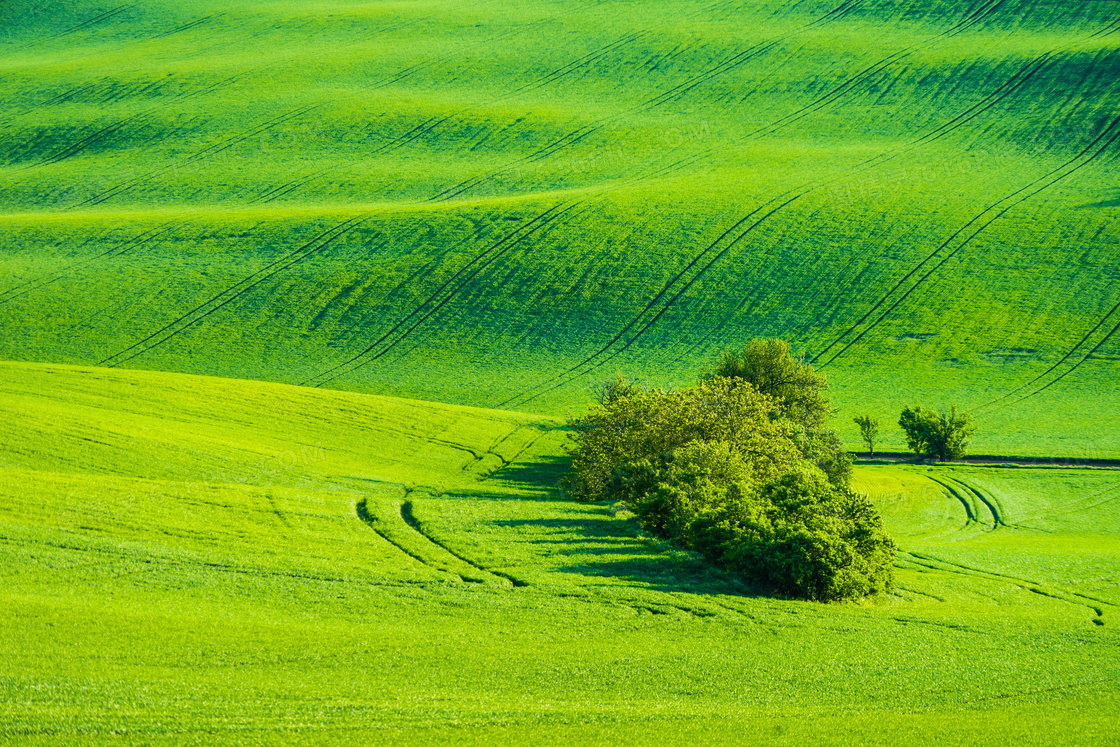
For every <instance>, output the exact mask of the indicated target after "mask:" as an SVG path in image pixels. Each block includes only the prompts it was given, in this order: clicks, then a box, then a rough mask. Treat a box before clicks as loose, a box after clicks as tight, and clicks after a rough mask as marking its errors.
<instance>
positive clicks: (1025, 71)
mask: <svg viewBox="0 0 1120 747" xmlns="http://www.w3.org/2000/svg"><path fill="white" fill-rule="evenodd" d="M1051 57H1052V53H1047V54H1044V55H1042V56H1040V57H1038V58H1035V59H1033V60H1031V61H1030V62H1028V63H1027V64H1026V65H1024V66H1022V67H1020V68H1019V69H1018V70H1017V71H1016V72H1015V73H1014V74H1013V75H1012V76H1011V77H1010V78H1008V79H1007V80H1006V81H1004V82H1003V83H1002V84H1001V85H1000V86H998V87H997V88H996V89H995V90H993V91H992V92H991V93H990V94H988V96H986V97H985V98H984V99H983V100H981V101H980V102H978V103H977V104H974V105H973V106H971V107H969V108H968V109H966V110H965V111H964V112H962V113H960V114H958V115H957V116H955V117H953V118H952V119H950V120H948V121H947V122H944V123H942V124H941V125H939V126H938V127H936V128H934V130H932V131H931V132H929V133H926V134H925V135H922V136H921V137H919V138H917V139H915V140H913V141H911V142H910V143H909V144H907V145H906V146H902V147H900V148H898V149H895V150H893V151H889V152H888V153H885V154H882V155H880V156H877V157H875V158H872V159H869V160H867V161H864V162H862V163H860V164H858V165H857V166H854V167H852V168H851V169H848V170H847V171H845V172H841V174H838V175H837V176H835V177H833V178H832V179H828V180H825V181H823V182H818V183H816V184H810V185H806V186H805V187H802V188H801V189H800V190H790V191H789V192H786V193H784V194H783V195H779V196H778V197H776V198H773V199H772V200H770V201H768V202H767V203H764V204H763V205H762V206H760V207H759V208H756V209H755V210H754V211H752V212H751V213H749V214H748V215H747V216H745V217H744V218H742V219H740V220H739V221H738V222H737V223H736V224H734V225H733V226H732V227H731V228H730V229H728V230H727V231H726V232H724V234H722V235H721V236H720V237H719V238H717V239H716V241H715V242H713V243H712V244H709V245H708V247H706V248H705V249H704V250H703V251H701V253H700V254H699V255H698V256H697V257H695V258H694V259H693V261H692V262H691V263H689V265H688V266H686V268H685V269H684V270H683V271H682V272H681V273H679V274H678V275H677V276H675V277H674V278H672V279H671V280H670V281H669V283H668V284H667V285H666V286H665V287H663V288H662V290H661V291H660V292H659V293H658V294H657V295H656V296H655V297H654V298H653V300H651V301H650V302H649V303H648V304H647V305H646V307H645V308H644V309H643V310H642V311H641V312H639V314H638V316H636V317H635V318H634V319H632V320H631V321H630V323H629V324H627V325H626V326H625V327H624V328H623V329H622V330H621V331H620V332H619V333H618V334H617V335H615V337H613V338H612V339H611V340H610V341H608V342H607V344H606V345H604V346H603V347H601V348H600V349H598V350H597V351H595V352H594V353H592V354H591V355H590V356H588V357H586V358H585V359H584V360H582V361H581V362H580V363H578V364H576V365H575V366H573V367H571V368H569V369H567V370H565V371H563V372H561V373H560V374H558V375H557V376H555V377H553V378H552V379H549V380H546V381H544V382H541V383H538V384H537V385H535V386H534V387H532V388H531V389H529V390H527V391H526V392H522V393H520V394H518V395H515V396H514V397H512V398H510V399H507V400H505V401H504V402H502V403H499V404H498V405H496V406H497V407H505V406H508V405H511V404H514V403H516V404H518V405H523V404H525V403H526V402H529V401H531V400H533V399H535V398H537V397H539V396H541V395H543V394H545V393H547V392H549V391H552V390H553V389H556V388H559V387H560V386H563V385H564V384H565V383H567V381H569V380H571V378H575V377H577V376H581V375H585V374H586V373H588V372H590V371H592V370H595V369H596V368H598V367H600V366H601V365H603V364H605V363H607V362H608V361H610V360H611V359H613V358H614V357H616V356H617V355H619V354H620V353H622V352H623V351H624V350H626V349H628V348H629V347H630V346H631V345H632V344H633V343H634V342H635V341H636V340H637V338H638V337H640V336H641V335H642V334H644V333H645V332H646V331H647V330H648V329H649V328H650V327H651V326H652V325H653V324H654V323H656V322H657V321H658V320H659V319H660V318H661V317H662V316H663V315H664V313H665V312H666V311H667V310H668V308H669V307H670V306H672V305H673V304H674V303H675V302H676V301H677V299H679V298H680V297H681V295H683V294H684V293H685V292H686V291H687V290H688V288H690V287H691V286H692V285H693V284H694V283H695V282H696V281H697V280H698V279H699V278H700V277H701V276H702V275H704V274H705V273H706V272H707V271H708V270H709V269H710V268H711V267H712V266H713V265H714V264H715V263H716V262H718V261H719V260H720V259H722V258H723V257H724V256H725V255H726V254H727V252H729V251H730V250H731V249H732V248H733V247H734V246H735V245H736V244H737V243H738V242H739V241H741V240H742V239H743V238H744V237H745V236H746V234H747V233H749V232H750V231H752V230H754V228H756V227H757V226H758V223H761V220H760V221H758V222H757V223H755V224H753V225H751V226H750V227H749V228H748V229H747V230H746V231H744V232H742V233H741V234H739V235H738V236H737V237H736V238H735V239H734V240H733V241H731V242H730V243H729V244H728V245H727V246H725V247H724V248H723V249H722V250H720V251H719V252H718V253H717V254H716V255H715V256H714V257H713V258H712V259H711V260H710V261H709V262H707V263H706V264H705V265H704V266H703V267H702V268H701V269H700V270H699V271H698V272H697V273H696V275H695V276H694V277H693V278H692V279H690V280H689V281H688V282H687V283H685V285H684V286H683V287H682V288H681V290H680V291H678V292H677V293H676V294H675V295H674V296H673V297H672V299H670V301H669V302H668V303H667V304H666V305H665V306H664V307H663V308H662V309H660V310H659V311H658V312H656V314H655V315H654V318H653V319H651V320H650V321H649V322H648V323H646V324H645V325H644V326H642V328H641V329H640V330H639V331H638V332H637V333H636V334H635V335H634V336H633V337H632V338H631V339H629V340H628V341H627V342H626V343H625V344H624V345H623V347H622V348H620V349H618V350H615V351H613V352H611V353H610V354H609V355H607V356H606V357H605V358H603V359H602V360H601V361H598V362H594V361H595V359H597V358H599V357H600V356H603V355H605V354H607V352H608V350H609V349H610V348H611V346H613V345H614V344H615V343H617V342H618V341H619V340H620V339H621V338H622V337H623V336H624V335H625V334H626V333H627V332H628V331H629V330H630V329H631V328H632V327H633V326H634V325H635V324H637V323H638V322H639V321H640V319H641V317H642V316H643V315H644V314H646V313H648V312H649V311H650V309H651V308H652V307H653V306H654V305H656V304H657V303H658V301H660V300H661V298H662V297H663V296H664V295H665V294H666V293H667V292H668V291H669V289H670V288H671V287H672V286H673V285H674V284H676V283H677V282H679V281H680V279H681V277H682V276H683V274H684V273H685V272H687V271H688V270H690V269H691V268H692V267H693V266H694V265H695V264H696V263H697V262H699V261H700V260H701V259H702V258H703V257H704V256H705V255H707V254H708V252H710V251H711V250H712V249H713V248H714V247H715V246H716V245H717V244H719V242H721V241H723V240H724V239H725V238H726V237H727V236H728V235H729V234H730V233H731V232H732V231H734V230H735V229H737V228H738V227H739V226H741V225H742V224H743V223H744V222H746V221H748V220H749V219H750V218H751V217H753V216H755V215H756V214H758V212H759V211H761V210H763V209H765V208H767V207H769V206H771V205H775V204H776V205H777V207H776V208H774V209H772V210H771V211H770V212H769V213H767V214H765V215H764V216H763V218H762V220H765V219H766V218H769V217H770V216H771V215H773V214H774V213H775V212H777V211H778V210H781V209H782V208H784V207H786V206H787V205H789V204H790V203H792V202H794V201H796V200H797V199H799V198H800V197H803V196H805V195H807V194H809V193H810V192H813V191H815V190H817V189H821V188H823V187H826V186H829V185H831V184H835V183H837V182H839V181H842V180H843V179H846V178H848V177H849V176H851V175H853V174H854V173H858V172H859V171H863V170H867V169H870V168H875V167H878V166H880V165H882V164H883V163H886V162H887V161H888V160H890V159H892V158H894V157H897V156H898V155H900V154H901V153H903V152H905V151H907V150H911V149H913V148H915V147H919V146H921V145H924V144H926V143H929V142H933V141H934V140H937V139H939V138H941V137H943V136H945V135H947V134H948V133H949V132H952V131H953V130H955V129H958V128H959V127H962V126H964V125H965V124H967V122H969V121H971V120H972V119H974V118H975V117H977V116H979V115H980V114H982V113H983V112H984V111H987V110H988V109H990V108H992V107H993V106H995V105H996V104H998V103H999V102H1000V101H1002V100H1004V99H1005V98H1007V97H1008V96H1010V95H1012V94H1014V93H1015V92H1016V91H1018V90H1019V89H1020V88H1021V87H1022V86H1023V85H1025V84H1026V82H1027V81H1029V80H1030V79H1031V78H1032V77H1033V76H1034V75H1036V74H1037V73H1038V72H1039V71H1040V70H1041V69H1042V68H1043V67H1044V66H1045V64H1046V62H1047V61H1048V60H1049V59H1050V58H1051ZM791 195H792V196H791ZM745 300H746V299H744V301H742V302H740V306H739V307H737V308H736V310H735V311H733V312H732V313H731V314H729V315H727V316H725V318H724V319H723V320H722V321H721V322H719V323H718V324H717V325H716V327H715V328H713V329H712V330H711V331H710V332H709V333H707V334H706V335H705V339H707V338H710V336H711V335H712V334H715V332H716V331H718V329H720V328H721V327H722V326H723V325H724V324H726V322H727V321H729V320H730V318H732V317H733V316H734V315H735V314H736V313H737V312H738V310H739V309H740V308H741V306H742V303H745ZM702 342H703V340H702V341H701V343H702ZM701 343H698V345H699V344H701ZM695 347H696V346H695V345H694V346H693V348H695ZM592 363H594V365H591V364H592ZM587 365H591V367H590V368H588V369H587V370H582V367H583V366H587ZM564 377H569V378H567V380H562V379H564ZM539 387H546V388H544V389H543V390H542V391H540V392H535V393H534V391H533V390H534V389H536V388H539Z"/></svg>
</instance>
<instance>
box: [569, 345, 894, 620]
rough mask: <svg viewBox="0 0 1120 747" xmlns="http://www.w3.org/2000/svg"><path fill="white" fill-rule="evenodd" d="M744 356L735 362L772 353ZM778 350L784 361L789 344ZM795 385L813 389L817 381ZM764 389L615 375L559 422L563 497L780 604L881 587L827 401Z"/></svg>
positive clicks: (867, 512)
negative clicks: (564, 429)
mask: <svg viewBox="0 0 1120 747" xmlns="http://www.w3.org/2000/svg"><path fill="white" fill-rule="evenodd" d="M765 342H773V341H765ZM783 345H784V343H783ZM752 346H753V347H752ZM752 346H748V347H747V348H746V349H744V353H743V354H741V355H739V356H738V357H735V358H734V361H738V362H739V363H740V364H742V363H743V362H744V361H746V362H747V363H750V362H751V361H753V360H755V358H754V357H752V356H754V355H755V354H754V353H752V351H755V352H757V351H760V350H761V351H762V352H763V353H767V355H769V354H770V353H773V352H774V350H775V346H773V345H763V346H757V345H754V343H752ZM778 352H779V353H781V354H782V355H784V356H786V357H787V358H789V360H793V359H792V358H791V357H790V356H789V354H788V346H785V347H784V348H782V347H781V346H778ZM728 360H729V358H728V357H727V356H725V358H724V363H727V361H728ZM766 360H767V361H769V362H770V363H774V361H773V360H772V359H771V358H767V359H766ZM778 363H779V364H780V363H781V361H778ZM795 363H796V361H795ZM797 365H801V364H797ZM743 370H747V368H743ZM752 370H753V369H752ZM765 370H766V371H770V372H773V371H775V370H778V371H780V370H786V371H787V372H788V371H793V373H794V374H797V375H801V374H803V373H804V371H803V370H800V369H797V368H793V369H790V368H789V367H788V366H787V367H786V368H782V366H781V365H775V366H770V367H769V368H765ZM747 373H749V374H751V375H754V374H753V373H752V372H751V371H749V370H748V371H747ZM809 373H811V374H812V371H811V369H810V371H809ZM768 375H769V374H768ZM776 380H777V379H775V378H774V377H771V378H769V379H768V381H770V382H771V383H773V382H774V381H776ZM800 380H801V381H803V382H807V383H806V386H810V387H813V388H815V389H814V390H815V391H816V392H817V394H819V391H820V389H822V388H823V377H820V376H819V375H817V374H813V375H812V376H810V377H804V376H803V377H802V378H801V379H800ZM814 382H816V383H814ZM772 389H773V391H774V392H775V393H774V394H768V393H764V392H760V391H759V390H758V389H757V388H756V387H755V385H754V384H753V383H752V382H751V381H748V380H746V379H745V378H743V377H739V376H735V377H726V376H718V375H717V376H708V377H705V379H704V380H702V381H701V382H700V383H699V384H698V385H697V386H695V387H691V388H688V389H682V390H680V391H672V392H670V391H665V390H662V389H645V388H642V387H638V386H634V385H633V384H630V383H627V382H626V381H625V380H623V379H621V378H619V379H618V380H616V381H614V382H611V383H610V384H609V385H607V386H606V387H605V388H604V390H603V395H602V396H601V397H600V400H599V402H598V403H597V404H596V405H593V406H592V408H591V411H590V412H589V413H588V414H587V415H586V416H584V417H582V418H577V419H574V420H572V421H571V422H570V425H571V429H572V432H571V442H572V445H571V447H570V449H569V451H570V452H571V454H572V469H571V471H570V473H569V474H568V476H567V477H566V478H565V481H564V485H565V488H566V489H567V491H568V492H569V494H570V495H572V496H573V497H575V498H577V499H580V500H614V501H623V502H625V503H626V505H627V506H628V507H629V508H630V509H631V510H633V512H634V514H635V515H636V516H637V520H638V522H639V523H640V524H641V525H642V526H643V527H644V528H645V529H647V530H648V531H650V532H652V533H653V534H656V535H657V536H659V537H663V538H666V539H671V540H674V541H675V542H677V543H679V544H680V545H682V546H684V547H687V548H689V549H692V550H696V551H698V552H700V553H702V554H703V555H704V556H705V557H707V558H709V559H710V560H712V561H714V562H716V563H719V564H720V565H722V566H724V567H725V568H728V569H729V570H732V571H734V572H737V573H740V574H742V575H743V576H744V577H746V578H748V579H750V580H752V581H754V582H756V583H758V584H761V585H765V586H768V587H769V588H771V589H773V590H775V591H777V592H778V593H780V594H783V595H786V596H790V597H800V598H805V599H814V600H819V601H839V600H846V599H859V598H862V597H865V596H867V595H869V594H874V593H877V592H879V591H882V590H884V589H886V588H887V587H888V585H889V584H890V580H891V569H892V566H893V563H894V555H895V546H894V543H893V542H892V541H891V539H890V538H889V537H888V536H887V535H886V533H885V532H884V531H883V527H882V522H881V521H880V519H879V516H878V514H877V512H876V511H875V509H874V507H873V506H872V505H871V504H870V503H869V502H868V501H867V499H866V498H865V497H864V496H861V495H858V494H856V493H854V492H852V490H850V489H849V488H848V487H847V483H848V478H849V475H850V471H851V461H850V459H848V458H847V454H846V453H844V451H843V449H842V447H841V445H840V440H839V438H838V437H837V435H836V434H835V433H834V432H833V431H831V430H829V429H828V428H826V427H825V426H824V418H825V416H826V414H827V413H830V412H831V410H830V408H829V407H828V403H827V400H824V399H823V398H819V399H813V397H811V396H810V397H807V398H802V399H801V400H800V402H801V404H800V405H798V407H797V409H795V410H792V411H791V410H788V409H787V405H786V400H785V399H784V397H786V396H789V391H788V390H787V391H784V393H783V390H781V389H780V388H775V387H772ZM814 403H815V404H814ZM791 412H792V413H793V415H792V416H791V414H790V413H791ZM811 413H816V415H813V414H811ZM817 415H819V416H820V417H819V418H818V417H817Z"/></svg>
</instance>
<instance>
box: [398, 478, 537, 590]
mask: <svg viewBox="0 0 1120 747" xmlns="http://www.w3.org/2000/svg"><path fill="white" fill-rule="evenodd" d="M401 519H402V520H403V521H404V522H405V523H406V524H408V526H410V527H412V529H413V530H414V531H415V532H416V533H417V534H419V535H420V536H421V537H423V538H424V539H426V540H427V541H428V542H431V543H432V544H433V545H435V546H436V547H439V548H440V549H442V550H443V551H444V552H446V553H447V554H448V555H451V556H452V557H454V558H458V559H459V560H461V561H462V562H464V563H466V564H467V565H469V566H470V567H472V568H474V569H476V570H478V571H479V572H481V573H484V574H489V575H491V576H497V577H498V578H501V579H505V580H506V581H509V582H510V583H511V584H513V586H514V588H523V587H526V586H528V585H529V584H528V583H526V582H525V581H522V580H520V579H518V578H514V577H513V576H511V575H510V574H508V573H505V572H504V571H495V570H493V569H491V568H485V567H483V566H481V565H479V564H478V563H475V562H474V561H473V560H470V559H468V558H466V557H464V556H463V555H461V554H459V553H458V552H456V551H455V550H452V549H451V548H450V547H448V546H447V545H446V544H444V543H443V542H441V541H440V540H438V539H436V538H435V537H433V536H432V535H431V533H430V532H428V531H426V530H425V529H424V527H423V525H422V524H421V523H420V520H419V519H417V518H416V516H415V515H413V513H412V501H410V500H408V499H407V498H406V499H405V500H404V501H403V502H402V503H401ZM463 580H464V581H468V580H471V581H473V580H474V579H467V578H465V577H464V578H463ZM480 580H482V579H480Z"/></svg>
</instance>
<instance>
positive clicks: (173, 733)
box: [0, 364, 1120, 744]
mask: <svg viewBox="0 0 1120 747" xmlns="http://www.w3.org/2000/svg"><path fill="white" fill-rule="evenodd" d="M0 412H2V414H3V418H2V420H0V423H2V424H3V431H2V432H0V538H2V540H0V574H3V577H4V579H5V583H4V585H3V590H2V591H0V620H2V622H0V655H2V656H3V660H4V662H5V666H4V670H3V673H2V675H0V714H2V718H0V723H2V725H3V726H2V727H0V729H2V731H0V733H2V734H3V735H4V737H5V738H7V739H10V740H14V741H17V742H20V743H43V744H46V743H58V742H82V743H108V742H112V741H114V740H119V739H121V738H129V739H133V740H140V741H144V742H148V743H159V744H163V743H167V744H170V743H177V744H182V743H203V742H205V743H244V742H246V741H255V742H277V741H283V742H295V743H308V744H312V743H314V744H322V743H365V744H368V743H370V742H373V743H399V742H401V741H402V740H404V741H408V742H410V743H421V744H425V743H441V742H446V741H447V740H448V739H451V738H452V737H454V740H455V741H465V742H468V743H472V742H473V743H479V744H482V743H495V742H499V741H504V742H511V743H515V744H519V743H530V742H533V741H539V740H540V739H550V740H552V741H558V742H566V743H572V744H590V743H591V742H593V741H597V742H598V743H602V742H604V741H605V742H611V743H623V742H626V743H629V742H632V741H634V740H638V739H644V738H647V737H649V735H651V734H654V733H656V734H658V735H660V738H661V740H662V741H667V742H684V741H696V740H701V741H705V742H710V743H720V744H741V743H743V742H744V741H746V742H757V743H763V742H765V743H777V744H794V743H803V742H804V741H805V740H806V739H812V740H813V741H817V742H822V743H835V744H843V743H851V742H853V741H856V742H863V743H887V742H890V743H893V744H897V743H922V742H928V741H929V730H931V729H935V730H937V734H938V741H939V742H940V743H947V744H1006V743H1008V742H1009V740H1010V741H1016V740H1019V739H1027V738H1028V737H1029V738H1030V739H1031V740H1032V741H1035V742H1039V741H1042V742H1047V743H1053V744H1091V743H1094V742H1097V743H1100V742H1107V740H1108V739H1109V738H1110V735H1111V734H1112V732H1113V731H1114V728H1115V716H1114V714H1115V712H1116V705H1117V695H1118V691H1117V684H1116V683H1117V678H1120V670H1117V666H1116V662H1117V661H1120V657H1118V656H1117V646H1118V641H1117V638H1116V632H1115V631H1116V621H1115V619H1114V617H1115V609H1116V605H1117V604H1120V597H1117V595H1116V589H1117V587H1118V586H1120V579H1117V577H1116V575H1115V569H1116V567H1117V565H1116V553H1115V546H1116V543H1115V537H1116V533H1117V532H1118V531H1120V525H1118V523H1117V516H1118V514H1117V512H1116V511H1115V510H1114V509H1115V502H1112V501H1111V500H1110V496H1112V495H1113V494H1114V493H1115V492H1116V491H1117V490H1120V478H1118V477H1117V473H1116V472H1115V471H1112V470H1043V469H1010V468H1007V469H1000V468H977V467H967V468H956V467H954V468H947V467H931V468H927V467H917V466H866V467H858V468H857V473H856V484H857V486H858V487H859V488H861V489H863V490H866V491H868V492H869V493H870V494H871V495H872V497H873V499H874V500H875V502H876V503H877V504H878V505H879V506H880V507H881V509H882V510H883V512H884V516H885V518H886V522H887V526H888V528H889V530H890V531H891V532H892V533H893V534H894V535H895V536H896V537H897V538H898V540H899V544H900V551H901V552H900V556H899V567H898V568H897V569H896V573H897V584H896V587H895V590H894V591H893V592H892V593H891V594H890V595H887V596H884V597H883V598H880V599H875V600H869V601H867V602H865V603H862V604H847V605H818V604H811V603H803V602H787V601H782V600H776V599H767V598H758V597H751V596H747V595H745V594H744V590H743V589H742V587H740V586H739V585H738V584H737V583H736V582H735V581H734V579H732V578H729V577H727V576H726V575H725V574H722V573H720V572H718V571H717V570H715V569H713V568H711V567H709V566H707V565H706V564H705V563H703V562H701V561H700V560H699V559H698V558H697V557H695V556H693V555H691V554H688V553H681V552H679V551H675V550H674V549H673V548H672V547H670V546H667V545H665V544H663V543H660V542H656V541H653V540H650V539H647V538H645V537H644V536H643V535H642V534H641V533H640V532H639V531H638V530H637V528H636V527H635V526H634V525H633V523H632V522H631V521H629V520H628V519H626V518H625V516H626V514H625V513H623V512H618V513H616V512H615V511H614V510H613V508H612V507H609V506H600V505H588V504H577V503H574V502H571V501H568V500H565V499H564V498H563V497H562V496H561V495H560V494H559V493H558V492H557V489H556V480H557V478H558V476H559V474H560V473H561V472H562V470H563V469H564V464H565V462H564V457H563V453H562V451H561V449H560V448H559V447H560V444H561V443H562V440H563V437H562V432H560V431H557V430H555V429H556V427H557V426H558V425H559V423H558V421H555V420H548V419H542V418H540V417H537V416H528V415H521V414H517V413H510V412H504V411H487V410H479V409H472V408H464V407H455V406H448V405H442V404H435V403H424V402H418V401H406V400H400V399H394V398H387V397H377V396H370V395H363V394H353V393H346V392H336V391H323V390H313V389H307V388H302V389H301V388H296V387H291V386H285V385H278V384H266V383H259V382H250V381H238V380H230V379H216V378H204V377H195V376H186V375H181V374H163V373H148V372H137V371H110V370H104V369H92V368H85V367H69V366H53V365H32V364H4V365H3V366H0ZM950 487H951V488H952V490H953V491H955V492H956V493H959V494H960V495H965V494H966V491H970V490H971V491H975V492H974V493H971V494H969V495H971V496H972V497H971V498H968V500H972V501H975V502H976V503H977V504H978V505H980V506H985V505H987V504H985V503H984V501H988V502H990V503H991V505H993V506H997V507H998V508H997V511H998V515H999V517H1000V523H999V525H998V526H995V528H993V525H994V524H993V522H994V519H993V514H991V513H988V514H986V515H980V514H977V515H976V516H975V517H974V519H973V520H971V521H970V520H969V519H968V518H967V515H966V512H965V510H964V507H963V504H962V503H961V501H960V499H959V498H958V497H956V496H955V495H953V494H951V492H950ZM981 496H982V498H981ZM575 724H578V725H579V726H578V728H577V727H576V726H574V725H575ZM449 729H455V730H456V731H454V733H452V732H451V731H448V730H449ZM1039 729H1046V732H1045V733H1042V732H1040V731H1039Z"/></svg>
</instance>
